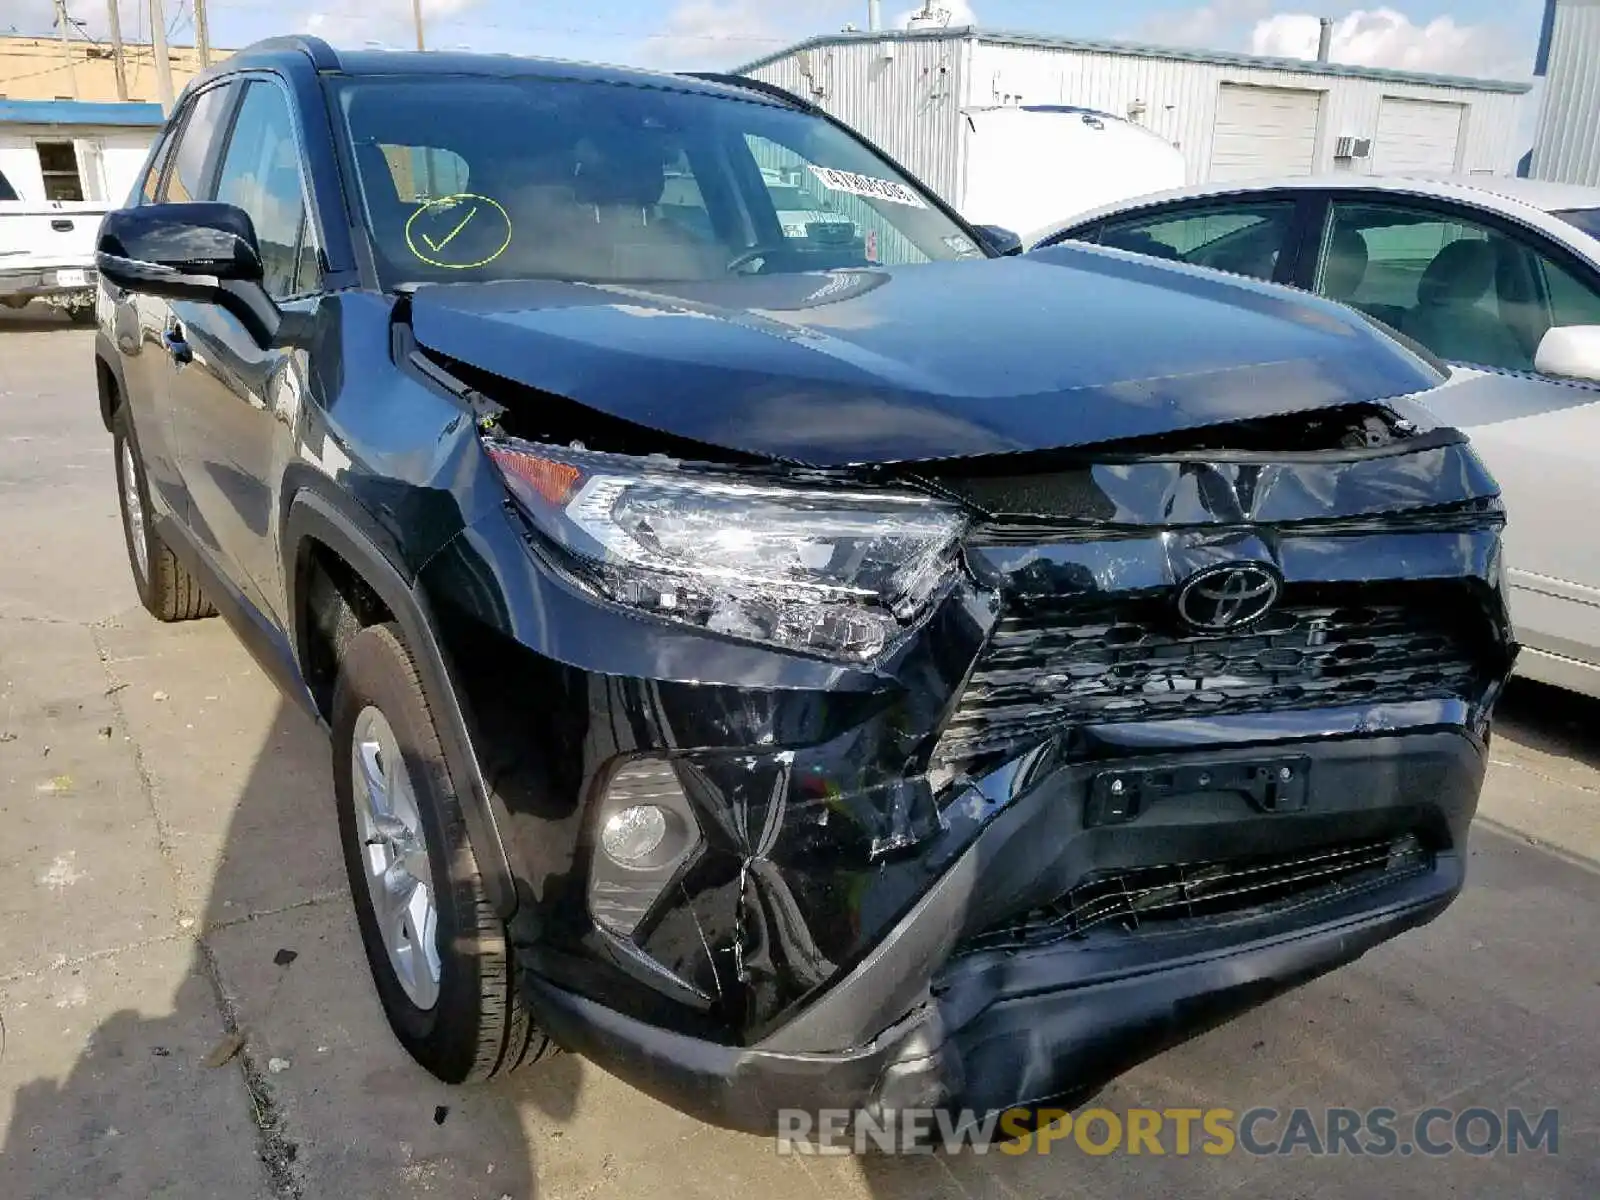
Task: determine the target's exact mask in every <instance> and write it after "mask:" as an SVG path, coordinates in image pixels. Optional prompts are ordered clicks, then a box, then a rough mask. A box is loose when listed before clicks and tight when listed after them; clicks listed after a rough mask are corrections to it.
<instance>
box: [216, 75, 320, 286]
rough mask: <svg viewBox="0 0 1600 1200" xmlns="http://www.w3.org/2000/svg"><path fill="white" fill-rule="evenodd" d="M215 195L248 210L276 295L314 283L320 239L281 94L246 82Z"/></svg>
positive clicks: (266, 282)
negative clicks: (313, 231)
mask: <svg viewBox="0 0 1600 1200" xmlns="http://www.w3.org/2000/svg"><path fill="white" fill-rule="evenodd" d="M217 199H218V200H220V201H222V202H223V203H224V204H233V205H237V206H238V207H239V208H242V209H244V211H245V212H247V213H249V214H250V221H251V223H252V224H253V225H254V226H255V230H256V241H257V243H258V244H259V245H260V247H261V268H262V285H263V286H264V287H265V288H266V290H267V294H268V295H270V296H272V297H274V298H275V299H279V300H282V299H286V298H288V297H290V296H297V295H301V294H303V293H305V292H308V291H311V290H313V289H314V288H315V286H316V279H317V272H316V243H315V241H314V239H313V238H312V236H311V231H310V228H309V222H308V221H307V214H306V204H305V191H304V189H303V188H302V187H301V176H300V150H299V143H298V142H297V141H296V140H295V134H294V122H293V119H292V118H291V117H290V115H289V104H288V101H286V100H285V99H284V96H283V93H282V92H280V91H279V90H278V89H277V88H276V87H274V86H273V85H272V84H270V83H264V82H256V83H251V84H249V85H248V86H247V88H246V89H245V93H244V99H243V101H242V102H241V103H240V105H239V116H238V119H237V120H236V121H235V122H234V125H233V133H232V135H231V136H230V137H229V139H228V148H227V150H226V151H225V152H224V156H223V160H222V169H221V170H220V171H219V172H218V175H217Z"/></svg>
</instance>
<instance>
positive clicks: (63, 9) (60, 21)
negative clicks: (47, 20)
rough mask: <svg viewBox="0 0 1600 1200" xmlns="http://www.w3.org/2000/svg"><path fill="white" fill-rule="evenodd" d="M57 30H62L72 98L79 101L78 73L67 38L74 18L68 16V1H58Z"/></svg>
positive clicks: (62, 48)
mask: <svg viewBox="0 0 1600 1200" xmlns="http://www.w3.org/2000/svg"><path fill="white" fill-rule="evenodd" d="M56 28H57V29H59V30H61V55H62V57H63V58H65V59H66V60H67V78H68V79H69V80H71V81H72V98H73V99H74V100H76V99H78V72H77V71H76V70H75V69H74V68H73V66H72V42H71V40H70V39H69V38H68V37H67V34H68V31H70V30H71V28H72V18H71V17H69V16H67V0H56Z"/></svg>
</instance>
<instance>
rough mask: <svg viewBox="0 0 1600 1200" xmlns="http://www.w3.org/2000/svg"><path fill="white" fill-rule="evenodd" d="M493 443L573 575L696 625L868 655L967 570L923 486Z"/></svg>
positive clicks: (517, 491) (492, 451) (958, 525)
mask: <svg viewBox="0 0 1600 1200" xmlns="http://www.w3.org/2000/svg"><path fill="white" fill-rule="evenodd" d="M484 446H485V449H486V450H487V451H488V453H489V457H490V458H491V459H492V460H493V461H494V462H495V464H496V465H497V466H498V467H499V468H500V472H501V474H502V475H503V476H504V478H505V481H506V484H507V486H508V487H509V488H510V490H511V493H512V494H513V495H514V496H515V497H516V499H517V500H518V502H519V503H520V504H521V506H522V507H523V509H525V510H526V511H527V513H528V515H529V516H530V517H531V518H532V520H533V522H534V524H535V525H536V526H537V527H538V528H539V529H540V530H541V531H542V532H543V533H545V534H546V535H547V536H548V537H549V538H550V539H551V540H552V541H553V542H555V543H556V544H557V545H558V546H559V547H561V549H563V550H564V551H566V553H567V555H568V557H569V561H568V566H569V568H570V569H571V570H572V571H573V573H574V574H575V575H577V576H578V577H579V578H580V579H582V580H584V581H585V582H587V583H588V584H589V585H590V586H592V587H593V588H594V589H595V590H596V591H598V592H600V593H601V594H602V595H604V596H606V597H608V598H609V599H611V600H615V601H617V602H618V603H621V604H627V605H630V606H632V607H634V608H640V609H644V610H647V611H649V612H652V613H655V614H656V615H658V616H661V617H665V618H668V619H670V620H674V621H681V622H684V623H685V624H689V625H696V626H700V627H701V628H704V629H712V630H716V631H718V632H722V633H728V634H734V635H736V636H739V637H746V638H751V639H753V640H755V641H761V642H768V643H771V644H773V645H776V646H783V647H786V648H790V649H796V650H808V651H812V652H816V653H822V654H829V655H835V656H842V657H848V658H853V659H868V658H872V657H873V656H874V655H876V654H877V653H878V652H879V651H880V650H882V649H883V648H884V646H886V645H887V644H889V642H890V641H892V640H893V638H894V637H895V635H896V634H897V633H898V632H899V631H900V630H901V629H903V628H904V627H905V626H906V625H908V624H910V623H911V622H912V621H915V620H916V619H917V617H919V616H920V615H922V613H923V612H925V611H926V609H927V607H928V605H929V603H930V602H931V601H932V600H933V598H934V597H935V596H936V595H937V594H938V592H939V591H940V589H941V588H942V587H943V585H944V584H945V583H946V582H947V580H948V579H949V578H950V576H951V574H952V573H953V571H954V570H955V563H956V547H957V545H958V543H959V537H960V533H961V529H962V524H963V522H962V517H961V514H960V512H959V511H958V510H956V509H954V508H952V507H951V506H949V505H946V504H942V503H940V502H938V501H935V500H931V499H929V498H927V497H924V496H920V495H916V494H914V493H908V492H887V491H885V492H863V491H843V490H839V491H829V490H823V489H817V488H803V487H790V486H787V485H783V484H781V483H769V482H767V481H765V480H761V481H745V480H740V479H736V478H732V477H730V476H727V475H717V474H711V473H701V472H697V471H695V470H692V469H687V468H679V467H677V466H676V465H674V464H672V463H670V462H667V461H665V460H661V461H657V460H652V459H639V458H628V457H623V456H620V455H610V454H592V453H589V452H587V451H575V450H566V449H560V448H556V447H549V446H541V445H535V444H533V443H530V442H519V441H513V440H489V439H486V440H485V443H484Z"/></svg>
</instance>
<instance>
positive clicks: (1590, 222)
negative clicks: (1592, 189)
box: [1554, 208, 1600, 238]
mask: <svg viewBox="0 0 1600 1200" xmlns="http://www.w3.org/2000/svg"><path fill="white" fill-rule="evenodd" d="M1554 215H1555V216H1558V217H1560V218H1561V219H1562V220H1563V221H1565V222H1566V223H1567V224H1568V225H1576V226H1577V227H1578V228H1579V229H1581V230H1583V231H1584V232H1585V233H1587V234H1588V235H1589V236H1590V237H1592V238H1600V208H1569V209H1567V210H1566V211H1564V212H1558V213H1556V214H1554Z"/></svg>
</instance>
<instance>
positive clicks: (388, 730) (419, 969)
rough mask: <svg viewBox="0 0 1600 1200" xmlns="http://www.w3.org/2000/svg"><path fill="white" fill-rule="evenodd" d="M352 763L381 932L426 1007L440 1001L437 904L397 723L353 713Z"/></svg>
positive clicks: (405, 987) (371, 713)
mask: <svg viewBox="0 0 1600 1200" xmlns="http://www.w3.org/2000/svg"><path fill="white" fill-rule="evenodd" d="M350 769H351V778H352V780H353V781H354V784H355V787H354V789H353V790H354V793H355V794H354V796H353V799H354V802H355V812H356V832H357V835H358V836H359V837H360V839H361V846H360V850H361V862H362V864H363V866H364V867H365V872H364V874H365V878H366V885H367V895H368V897H369V898H370V899H371V901H372V911H373V915H374V916H375V917H376V918H377V922H378V932H379V934H380V935H381V937H382V939H383V947H384V950H385V951H386V952H387V953H388V955H389V965H390V966H391V967H393V968H394V973H395V978H396V979H397V980H398V981H399V983H400V987H401V990H402V991H404V992H405V994H406V998H407V999H408V1000H410V1001H411V1003H412V1004H414V1005H416V1006H417V1007H418V1008H419V1009H423V1010H427V1009H430V1008H432V1007H433V1006H434V1004H435V1003H436V1002H437V1001H438V999H439V940H438V929H439V908H438V902H437V897H436V893H435V890H434V886H433V871H432V869H431V867H430V866H429V862H428V841H427V835H426V834H425V833H424V832H423V828H422V819H421V816H420V814H419V810H418V808H417V796H416V789H415V788H414V787H413V786H412V782H411V775H410V772H409V771H407V769H406V764H405V758H404V756H403V755H402V754H401V753H400V746H399V743H398V741H396V739H395V736H394V729H393V728H392V727H391V726H390V725H389V721H388V719H387V718H386V717H385V716H384V715H383V713H382V712H380V711H379V710H378V708H377V707H376V706H374V705H368V706H367V707H366V708H363V709H362V710H361V712H360V713H358V714H357V716H356V723H355V734H354V737H353V738H352V740H351V746H350Z"/></svg>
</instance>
